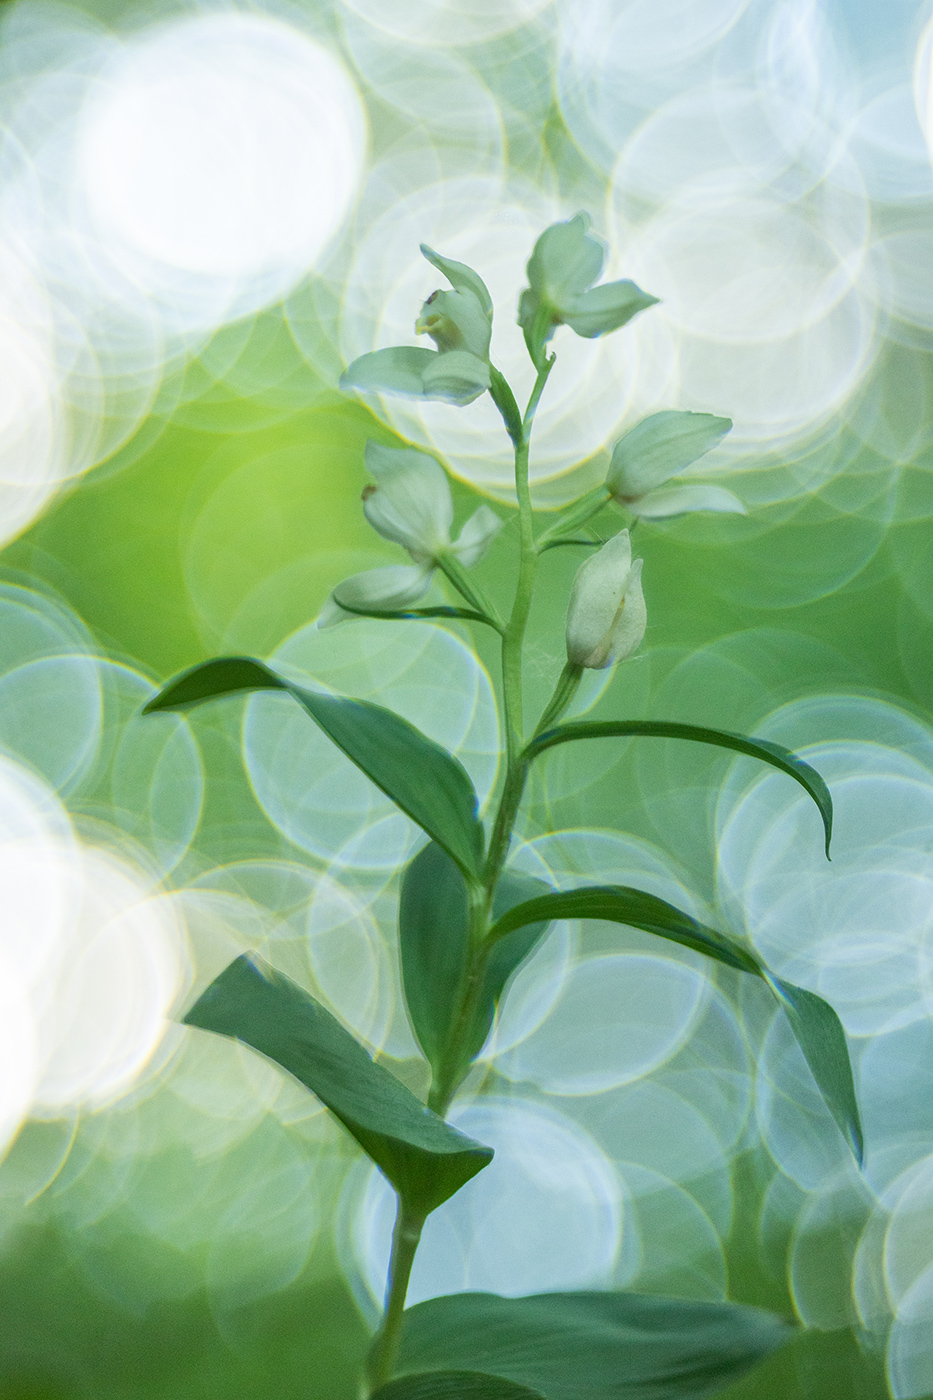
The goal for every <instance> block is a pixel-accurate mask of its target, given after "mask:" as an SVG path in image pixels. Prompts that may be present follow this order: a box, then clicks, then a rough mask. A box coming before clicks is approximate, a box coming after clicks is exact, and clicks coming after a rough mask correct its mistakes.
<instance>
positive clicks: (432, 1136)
mask: <svg viewBox="0 0 933 1400" xmlns="http://www.w3.org/2000/svg"><path fill="white" fill-rule="evenodd" d="M184 1019H185V1024H186V1025H189V1026H199V1027H200V1028H201V1029H202V1030H207V1031H214V1032H216V1033H217V1034H218V1035H227V1036H231V1037H233V1038H234V1039H236V1040H240V1041H242V1042H243V1043H244V1044H246V1045H250V1046H252V1048H253V1049H254V1050H258V1051H259V1052H260V1053H261V1054H263V1055H266V1056H268V1058H269V1059H270V1060H274V1061H275V1062H276V1064H278V1065H281V1066H282V1068H283V1069H285V1070H288V1072H289V1074H292V1075H294V1076H295V1078H296V1079H298V1080H300V1082H301V1083H302V1084H304V1086H305V1088H307V1089H310V1090H311V1092H312V1093H314V1094H316V1095H317V1097H318V1098H319V1099H320V1100H321V1102H322V1103H324V1104H326V1105H327V1107H328V1108H329V1109H330V1110H331V1112H332V1113H334V1114H335V1115H336V1116H337V1118H339V1119H340V1122H341V1123H342V1124H343V1125H344V1127H345V1128H346V1129H347V1131H348V1132H350V1133H352V1135H353V1137H355V1138H356V1140H357V1142H358V1143H359V1144H360V1146H361V1147H362V1149H363V1151H364V1152H366V1153H367V1154H368V1156H370V1157H371V1158H372V1160H373V1161H374V1162H375V1163H376V1165H377V1166H378V1167H379V1168H380V1169H381V1170H382V1171H383V1172H384V1173H385V1175H386V1176H387V1177H388V1179H389V1181H391V1183H392V1185H393V1186H394V1187H395V1189H396V1191H398V1193H399V1195H400V1196H401V1197H402V1199H403V1200H404V1201H405V1202H406V1203H407V1204H408V1206H409V1207H410V1208H412V1209H413V1210H415V1211H420V1212H423V1213H424V1214H428V1213H429V1212H430V1211H432V1210H436V1208H437V1207H438V1206H439V1205H442V1204H443V1202H444V1201H446V1200H447V1199H448V1198H449V1197H450V1196H452V1195H453V1194H454V1193H455V1192H456V1191H459V1190H460V1188H461V1186H464V1185H465V1184H466V1183H467V1182H468V1181H469V1180H471V1178H472V1177H474V1176H475V1175H476V1173H477V1172H479V1171H482V1169H483V1167H485V1166H487V1165H488V1164H489V1162H491V1161H492V1156H493V1154H492V1149H491V1148H488V1147H483V1146H482V1145H481V1144H480V1143H478V1142H474V1141H473V1139H472V1138H468V1137H466V1136H465V1135H464V1134H463V1133H460V1132H458V1131H457V1129H456V1128H452V1127H451V1126H450V1124H449V1123H445V1122H444V1120H443V1119H442V1118H439V1117H438V1116H437V1114H435V1113H432V1112H431V1110H430V1109H429V1108H426V1107H425V1105H424V1104H423V1103H422V1102H421V1101H420V1099H417V1098H415V1096H414V1094H413V1093H412V1092H411V1090H410V1089H406V1087H405V1085H404V1084H401V1083H400V1082H399V1080H397V1079H396V1078H395V1076H394V1075H393V1074H390V1073H389V1071H388V1070H387V1069H386V1068H385V1066H384V1065H380V1064H377V1063H376V1062H375V1061H374V1060H373V1059H371V1058H370V1056H369V1054H368V1053H367V1051H366V1050H364V1048H363V1046H362V1045H360V1044H359V1043H358V1042H357V1041H356V1040H354V1038H353V1036H352V1035H351V1034H350V1032H349V1031H347V1030H345V1029H344V1027H343V1026H342V1025H341V1024H340V1022H339V1021H337V1020H336V1019H335V1018H334V1017H333V1016H332V1015H331V1014H330V1012H329V1011H327V1010H325V1008H324V1007H323V1006H321V1004H320V1003H319V1002H317V1001H315V999H314V997H312V996H310V995H309V994H308V993H307V992H305V991H304V990H303V989H302V988H301V987H299V986H297V985H296V983H294V982H292V981H290V980H289V979H288V978H287V977H283V976H282V975H281V974H280V973H277V972H276V971H275V970H274V969H273V968H271V967H269V965H268V964H267V963H264V962H262V961H261V960H260V959H259V958H256V957H252V956H249V955H244V956H243V957H239V958H237V959H236V961H235V962H232V963H231V964H230V966H229V967H227V968H226V969H225V970H224V971H223V972H222V973H221V974H220V976H219V977H217V978H215V980H214V981H213V982H212V983H211V985H210V986H209V987H208V989H207V991H206V992H204V994H203V995H202V996H201V997H200V998H199V999H198V1001H196V1002H195V1004H194V1006H193V1007H192V1008H191V1010H190V1011H189V1012H188V1014H187V1016H185V1018H184Z"/></svg>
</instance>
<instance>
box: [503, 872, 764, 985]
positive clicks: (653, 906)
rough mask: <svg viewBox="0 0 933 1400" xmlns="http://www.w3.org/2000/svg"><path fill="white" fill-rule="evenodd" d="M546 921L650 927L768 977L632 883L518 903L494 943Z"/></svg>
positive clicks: (748, 956)
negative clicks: (601, 921) (602, 921)
mask: <svg viewBox="0 0 933 1400" xmlns="http://www.w3.org/2000/svg"><path fill="white" fill-rule="evenodd" d="M544 919H605V920H607V921H608V922H609V923H614V924H626V925H627V926H628V927H629V928H640V929H644V931H645V932H646V933H655V934H657V935H658V937H659V938H666V939H668V940H669V941H670V942H671V943H680V944H681V945H682V946H683V947H684V948H692V949H693V951H694V952H696V953H705V954H706V956H707V957H709V958H714V959H715V960H716V961H717V962H721V963H725V965H726V967H734V968H737V969H738V970H739V971H740V972H750V973H752V974H753V975H754V976H756V977H760V976H761V975H762V967H761V964H760V963H759V962H758V959H757V958H756V957H755V956H754V954H753V953H750V952H748V951H747V950H746V949H745V948H743V947H741V946H740V945H739V944H738V943H733V942H732V940H731V939H729V938H727V937H726V935H725V934H723V933H718V932H717V931H716V929H712V928H708V927H707V926H706V925H705V924H701V923H699V922H698V921H697V920H696V919H694V918H691V916H690V915H689V914H685V913H684V912H683V910H682V909H677V908H676V907H675V906H674V905H673V904H668V903H667V901H666V900H664V899H658V898H657V896H656V895H653V894H646V893H645V891H644V890H635V889H631V888H630V887H629V886H628V885H585V886H583V888H581V889H576V890H561V891H559V892H558V893H552V894H545V895H540V896H539V897H538V898H537V899H529V900H526V901H524V902H523V903H522V904H517V905H516V906H515V907H514V909H510V910H509V912H508V913H507V914H503V915H502V917H501V918H499V919H497V920H496V922H495V924H493V926H492V928H491V930H490V932H489V937H490V939H498V938H504V937H505V936H506V934H510V933H511V932H512V931H513V929H518V928H521V927H522V926H523V925H525V924H531V923H536V922H538V921H539V920H544Z"/></svg>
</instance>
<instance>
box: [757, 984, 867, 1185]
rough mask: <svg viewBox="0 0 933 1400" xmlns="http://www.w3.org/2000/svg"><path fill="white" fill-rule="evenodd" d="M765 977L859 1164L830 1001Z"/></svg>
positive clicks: (857, 1130)
mask: <svg viewBox="0 0 933 1400" xmlns="http://www.w3.org/2000/svg"><path fill="white" fill-rule="evenodd" d="M765 980H766V981H767V982H768V984H769V986H770V987H771V989H772V991H773V992H774V994H775V996H776V997H777V999H778V1001H779V1002H780V1004H781V1006H782V1007H783V1008H784V1012H785V1014H786V1016H787V1019H788V1021H789V1022H790V1028H791V1030H792V1031H793V1033H794V1035H795V1037H796V1039H797V1044H798V1045H799V1046H800V1048H801V1050H802V1051H803V1054H804V1058H805V1059H806V1062H807V1064H808V1065H809V1066H810V1070H811V1072H812V1074H813V1078H814V1079H815V1080H816V1083H817V1087H818V1089H819V1091H820V1093H821V1094H822V1095H823V1099H824V1101H825V1103H826V1107H827V1108H828V1109H829V1111H830V1113H831V1114H832V1116H833V1118H834V1119H835V1121H836V1123H837V1125H838V1127H839V1131H840V1132H841V1133H842V1136H843V1137H844V1138H845V1140H846V1142H847V1143H848V1144H849V1146H850V1147H851V1149H852V1152H853V1154H854V1156H855V1159H856V1161H857V1162H858V1163H859V1165H861V1162H862V1156H863V1153H864V1138H863V1136H862V1123H861V1119H860V1117H859V1111H858V1100H857V1099H856V1097H855V1082H854V1080H853V1078H852V1064H851V1062H850V1060H849V1047H848V1045H847V1043H846V1033H845V1031H844V1030H843V1028H842V1022H841V1021H840V1020H839V1017H838V1016H837V1015H836V1013H835V1011H834V1010H833V1008H832V1007H831V1006H830V1005H829V1003H828V1002H826V1001H824V1000H823V998H822V997H820V996H817V995H816V993H815V992H809V991H807V989H806V988H805V987H795V986H794V984H793V983H792V982H784V981H782V980H781V979H780V978H778V977H774V976H773V975H771V974H770V973H769V974H767V976H766V978H765Z"/></svg>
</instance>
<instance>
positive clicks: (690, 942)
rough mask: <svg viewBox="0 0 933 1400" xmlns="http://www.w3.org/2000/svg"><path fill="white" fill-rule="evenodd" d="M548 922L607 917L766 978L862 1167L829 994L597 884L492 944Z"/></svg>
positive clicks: (553, 899) (530, 905)
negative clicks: (787, 977)
mask: <svg viewBox="0 0 933 1400" xmlns="http://www.w3.org/2000/svg"><path fill="white" fill-rule="evenodd" d="M543 919H605V920H607V921H608V922H610V923H617V924H626V925H628V926H629V927H630V928H640V929H644V931H645V932H646V933H654V934H657V935H658V937H659V938H666V939H668V940H669V941H670V942H672V943H680V944H681V945H682V946H683V947H685V948H692V949H693V950H694V951H695V952H697V953H705V955H706V956H707V957H709V958H714V959H715V960H716V961H717V962H721V963H724V964H725V965H726V966H727V967H734V968H736V969H737V970H738V971H739V972H748V973H750V974H751V975H752V976H755V977H761V978H763V979H764V980H765V981H766V982H767V983H768V985H769V986H770V987H771V989H772V991H773V992H774V993H775V995H776V996H777V998H778V1000H779V1001H780V1003H781V1005H782V1006H783V1008H784V1010H785V1012H786V1013H787V1018H788V1020H789V1022H790V1026H791V1030H792V1031H793V1033H794V1035H795V1037H796V1039H797V1041H798V1044H799V1045H800V1048H801V1050H802V1051H803V1053H804V1056H805V1058H806V1061H807V1064H808V1065H809V1066H810V1069H811V1070H812V1072H813V1077H814V1079H815V1080H816V1083H817V1087H818V1088H819V1090H820V1093H821V1094H822V1095H823V1098H824V1100H825V1102H826V1106H827V1108H828V1109H829V1111H830V1113H831V1114H832V1116H833V1118H834V1119H835V1121H836V1123H837V1124H838V1125H839V1128H840V1130H841V1132H842V1134H843V1136H844V1137H845V1139H846V1141H847V1142H848V1143H849V1144H850V1146H851V1148H852V1151H853V1153H854V1154H855V1157H856V1160H857V1161H858V1162H859V1163H861V1160H862V1150H863V1149H862V1127H861V1123H860V1121H859V1111H858V1103H857V1101H856V1097H855V1084H854V1082H853V1077H852V1066H851V1064H850V1062H849V1051H848V1046H847V1044H846V1037H845V1032H844V1031H843V1029H842V1024H841V1022H840V1020H839V1017H838V1016H837V1015H836V1013H835V1011H834V1010H833V1009H832V1007H831V1006H830V1005H829V1004H828V1003H827V1002H825V1001H823V999H822V997H818V996H817V995H816V993H815V992H808V991H806V990H805V989H804V988H803V987H795V986H794V985H793V984H792V983H790V982H782V981H780V980H779V979H778V978H777V977H774V976H773V975H772V974H771V973H770V972H769V971H768V970H767V968H766V967H765V966H764V964H763V963H761V962H759V961H758V959H757V958H756V957H755V955H754V953H752V952H750V951H748V950H746V949H745V948H743V947H742V946H741V945H740V944H738V943H735V942H733V941H732V940H731V939H730V938H727V937H726V935H725V934H722V933H718V932H717V931H716V930H715V929H712V928H708V927H707V926H706V925H705V924H701V923H698V922H697V920H696V919H693V918H691V917H690V915H689V914H685V913H683V911H682V910H680V909H677V908H675V907H674V905H673V904H668V903H667V902H666V900H663V899H658V898H656V896H654V895H651V894H645V893H644V891H642V890H634V889H630V888H628V887H627V886H624V885H591V886H585V887H584V888H582V889H577V890H564V891H561V892H560V893H556V894H555V893H552V894H546V895H541V896H540V897H538V898H536V899H530V900H526V901H524V902H523V903H521V904H518V905H516V906H515V907H514V908H513V909H511V910H509V912H508V913H506V914H503V915H502V916H501V917H500V918H499V919H497V920H496V922H495V924H494V925H493V927H492V929H491V930H490V932H489V937H490V940H495V939H499V938H504V937H505V936H506V935H507V934H510V933H511V931H512V930H513V929H516V928H520V927H521V926H522V925H523V924H529V923H531V922H532V921H536V920H543Z"/></svg>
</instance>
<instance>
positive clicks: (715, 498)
mask: <svg viewBox="0 0 933 1400" xmlns="http://www.w3.org/2000/svg"><path fill="white" fill-rule="evenodd" d="M626 505H627V507H628V509H629V510H630V511H631V512H632V514H633V515H638V516H640V517H641V518H642V519H643V520H663V519H664V518H665V517H666V516H669V515H686V514H687V513H688V512H689V511H694V510H707V511H716V512H717V513H718V514H721V515H727V514H732V515H747V514H748V511H747V509H746V507H745V506H744V505H743V503H742V502H741V501H740V500H739V498H738V496H736V495H733V493H732V492H731V491H727V490H726V488H725V487H724V486H701V485H700V484H699V483H698V484H697V485H695V486H694V485H684V486H666V487H662V488H661V489H660V490H658V491H649V492H647V494H646V495H644V496H640V497H639V498H638V500H637V501H627V502H626Z"/></svg>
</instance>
